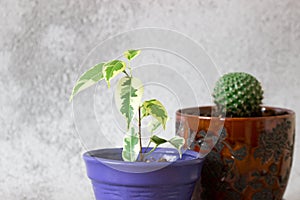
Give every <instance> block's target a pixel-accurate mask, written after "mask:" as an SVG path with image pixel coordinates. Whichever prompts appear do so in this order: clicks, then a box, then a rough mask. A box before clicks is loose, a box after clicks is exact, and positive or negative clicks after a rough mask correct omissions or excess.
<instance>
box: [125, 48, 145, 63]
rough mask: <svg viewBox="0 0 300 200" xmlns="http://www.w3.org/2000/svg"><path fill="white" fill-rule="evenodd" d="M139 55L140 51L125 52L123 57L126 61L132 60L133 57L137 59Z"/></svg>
mask: <svg viewBox="0 0 300 200" xmlns="http://www.w3.org/2000/svg"><path fill="white" fill-rule="evenodd" d="M140 53H141V50H134V49H132V50H127V51H125V52H124V56H125V57H126V58H127V59H128V60H132V59H134V58H135V57H137V56H138V55H139V54H140Z"/></svg>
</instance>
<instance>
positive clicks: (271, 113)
mask: <svg viewBox="0 0 300 200" xmlns="http://www.w3.org/2000/svg"><path fill="white" fill-rule="evenodd" d="M212 109H213V107H210V106H207V107H199V108H187V109H182V110H179V111H177V113H176V115H177V123H176V124H177V129H178V128H179V124H185V126H184V128H183V129H184V131H183V132H182V133H183V136H184V137H186V138H187V137H188V136H189V135H192V137H193V138H192V139H193V141H192V143H191V144H189V145H191V148H192V149H194V150H196V151H199V150H200V146H201V147H202V146H203V145H204V144H205V142H203V141H202V138H203V137H204V136H205V135H206V134H207V133H208V132H213V133H214V134H215V135H218V134H220V137H219V139H218V142H217V144H216V145H215V147H214V148H213V150H212V151H211V152H210V153H209V154H208V155H207V156H206V160H205V163H204V166H203V169H202V175H201V187H197V188H196V189H195V192H194V196H193V199H195V200H196V199H200V196H201V199H222V200H224V199H228V200H229V199H230V200H234V199H238V200H240V199H245V200H246V199H251V200H254V199H255V200H260V199H264V200H266V199H268V200H269V199H278V200H279V199H280V200H281V199H282V196H283V194H284V191H285V188H286V186H287V182H288V179H289V175H290V171H291V166H292V160H293V149H294V137H295V113H294V112H293V111H291V110H287V109H283V108H274V107H263V108H262V116H261V117H249V118H225V121H223V123H219V124H217V125H214V122H213V121H212V120H213V119H214V118H213V117H210V114H211V112H212ZM182 122H184V123H182ZM181 128H182V127H181ZM187 139H188V138H187ZM190 139H191V138H190ZM200 152H201V151H200Z"/></svg>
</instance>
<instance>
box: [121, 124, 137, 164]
mask: <svg viewBox="0 0 300 200" xmlns="http://www.w3.org/2000/svg"><path fill="white" fill-rule="evenodd" d="M138 144H139V137H138V135H137V134H136V133H135V132H134V128H132V129H131V135H126V136H125V137H124V140H123V150H122V158H123V160H124V161H128V162H134V161H136V159H137V157H138V155H139V145H138Z"/></svg>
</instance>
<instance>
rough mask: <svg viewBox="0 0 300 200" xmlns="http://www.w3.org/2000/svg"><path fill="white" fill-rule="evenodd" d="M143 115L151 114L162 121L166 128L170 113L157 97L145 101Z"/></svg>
mask: <svg viewBox="0 0 300 200" xmlns="http://www.w3.org/2000/svg"><path fill="white" fill-rule="evenodd" d="M142 115H143V117H146V116H149V115H151V116H152V117H154V118H155V119H157V121H159V122H160V123H161V125H162V127H163V128H164V129H165V128H166V123H167V120H168V113H167V111H166V109H165V107H164V106H163V105H162V103H161V102H160V101H158V100H156V99H152V100H149V101H145V102H144V103H143V105H142Z"/></svg>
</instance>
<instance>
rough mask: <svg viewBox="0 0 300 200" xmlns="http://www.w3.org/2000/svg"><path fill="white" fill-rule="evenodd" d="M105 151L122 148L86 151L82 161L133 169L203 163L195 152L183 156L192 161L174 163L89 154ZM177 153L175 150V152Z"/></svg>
mask: <svg viewBox="0 0 300 200" xmlns="http://www.w3.org/2000/svg"><path fill="white" fill-rule="evenodd" d="M157 149H158V150H161V149H165V150H168V151H172V152H174V150H175V149H172V148H157ZM105 150H106V151H107V150H112V151H115V150H122V148H105V149H96V150H91V151H87V152H85V153H84V154H83V156H82V157H83V159H84V160H85V161H87V162H101V163H103V164H106V165H109V166H120V165H126V166H133V167H135V168H143V167H145V166H147V167H150V166H155V167H160V166H166V165H172V166H183V165H193V164H199V163H201V162H203V160H204V159H205V158H200V157H199V153H198V152H196V151H192V150H185V152H183V154H185V155H187V156H189V157H192V159H189V160H180V159H178V160H176V161H174V162H148V163H147V162H127V161H123V160H114V159H107V158H100V157H96V156H92V155H91V154H93V153H95V152H99V151H105ZM175 151H177V150H175Z"/></svg>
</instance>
